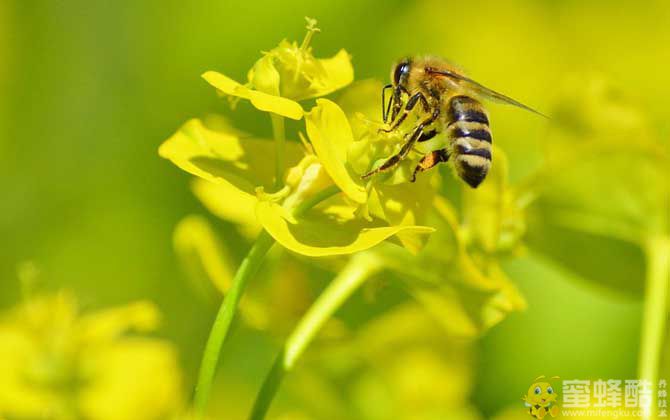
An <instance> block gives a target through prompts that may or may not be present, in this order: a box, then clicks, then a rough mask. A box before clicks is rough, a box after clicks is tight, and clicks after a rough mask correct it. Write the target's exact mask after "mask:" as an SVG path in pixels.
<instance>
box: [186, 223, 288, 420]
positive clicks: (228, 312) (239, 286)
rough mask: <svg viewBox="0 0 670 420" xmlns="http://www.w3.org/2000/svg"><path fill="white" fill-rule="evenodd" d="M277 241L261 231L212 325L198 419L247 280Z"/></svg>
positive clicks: (198, 391)
mask: <svg viewBox="0 0 670 420" xmlns="http://www.w3.org/2000/svg"><path fill="white" fill-rule="evenodd" d="M274 243H275V240H274V239H273V238H272V236H270V235H269V234H268V233H267V232H266V231H263V232H261V234H260V235H259V236H258V239H256V242H255V243H254V245H253V246H252V247H251V250H250V251H249V253H248V254H247V256H246V257H245V258H244V260H242V264H241V265H240V267H239V268H238V269H237V273H235V278H234V279H233V285H232V287H231V288H230V290H229V291H228V293H227V294H226V296H225V298H224V299H223V303H222V304H221V307H220V308H219V312H218V314H217V315H216V319H215V320H214V325H212V331H211V332H210V333H209V338H208V339H207V345H206V346H205V352H204V353H203V356H202V363H201V365H200V373H199V374H198V383H197V385H196V387H195V395H194V405H195V410H196V412H197V413H198V416H199V417H200V418H202V416H203V415H204V413H205V409H206V407H207V401H208V399H209V394H210V392H211V390H212V383H213V382H214V373H215V372H216V366H217V364H218V362H219V353H220V352H221V347H222V346H223V342H224V341H225V339H226V336H227V335H228V330H229V329H230V324H231V323H232V321H233V317H234V316H235V312H236V311H237V305H238V303H239V301H240V297H241V296H242V292H243V291H244V288H245V286H246V284H247V281H248V280H249V279H250V278H251V277H252V276H253V275H254V274H256V272H257V271H258V269H259V268H260V265H261V262H262V261H263V258H264V257H265V254H267V252H268V251H269V250H270V248H271V247H272V245H274Z"/></svg>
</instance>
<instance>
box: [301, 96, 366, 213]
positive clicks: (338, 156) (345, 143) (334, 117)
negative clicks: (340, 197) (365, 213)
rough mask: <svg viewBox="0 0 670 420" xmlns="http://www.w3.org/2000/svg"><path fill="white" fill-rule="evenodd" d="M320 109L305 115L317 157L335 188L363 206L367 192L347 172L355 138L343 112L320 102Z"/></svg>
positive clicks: (322, 101)
mask: <svg viewBox="0 0 670 420" xmlns="http://www.w3.org/2000/svg"><path fill="white" fill-rule="evenodd" d="M316 103H317V106H316V107H314V108H312V110H311V111H310V112H309V113H307V114H305V125H306V128H307V134H308V135H309V138H310V140H311V142H312V145H313V146H314V150H315V151H316V154H317V156H318V157H319V159H320V160H321V163H322V164H323V166H324V167H325V168H326V171H328V174H329V175H330V177H331V178H332V179H333V181H334V182H335V184H336V185H337V186H338V187H340V189H341V190H342V191H343V192H344V193H345V194H346V195H347V196H348V197H349V198H351V199H352V200H354V201H355V202H357V203H364V202H365V200H366V193H365V188H363V186H362V185H361V184H359V183H358V182H356V181H355V180H354V178H353V177H352V175H351V173H350V171H349V169H347V149H348V148H349V145H351V143H353V141H354V138H353V134H352V132H351V127H350V126H349V122H348V121H347V117H346V116H345V115H344V112H343V111H342V110H341V109H340V107H338V106H337V105H336V104H335V103H334V102H332V101H329V100H327V99H317V101H316Z"/></svg>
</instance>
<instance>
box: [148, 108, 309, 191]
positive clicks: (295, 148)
mask: <svg viewBox="0 0 670 420" xmlns="http://www.w3.org/2000/svg"><path fill="white" fill-rule="evenodd" d="M158 153H159V155H160V156H161V157H163V158H166V159H169V160H171V161H172V162H173V163H174V164H175V165H177V166H178V167H180V168H181V169H183V170H185V171H186V172H188V173H191V174H193V175H195V176H198V177H200V178H203V179H205V180H207V181H211V182H214V183H218V184H222V183H229V184H231V185H233V186H235V188H237V190H239V191H238V193H241V194H250V195H255V189H256V187H259V186H261V187H265V188H266V189H268V190H271V189H272V187H273V185H274V172H275V171H274V161H273V160H272V159H268V158H267V156H268V155H269V154H272V153H274V145H273V143H272V142H271V141H266V140H261V139H253V138H245V139H244V140H242V141H241V140H240V138H239V137H238V136H237V135H234V134H231V133H229V132H224V131H215V130H212V129H210V128H209V127H206V126H205V125H204V124H203V123H202V121H200V120H198V119H192V120H189V121H187V122H186V123H185V124H184V125H183V126H182V127H181V128H180V129H179V131H177V132H176V133H175V134H174V135H173V136H172V137H170V138H169V139H167V140H166V141H165V142H164V143H163V144H162V145H161V146H160V148H159V149H158ZM285 153H286V161H287V163H288V164H289V165H290V166H292V165H294V164H296V163H297V162H298V161H299V160H300V158H301V156H302V155H303V151H302V149H301V146H300V145H299V144H298V143H294V142H287V143H286V149H285Z"/></svg>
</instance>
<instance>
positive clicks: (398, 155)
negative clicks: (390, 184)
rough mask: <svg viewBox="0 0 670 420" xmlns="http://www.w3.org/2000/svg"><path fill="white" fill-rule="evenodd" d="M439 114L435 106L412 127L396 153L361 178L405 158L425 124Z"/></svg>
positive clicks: (390, 166) (389, 166)
mask: <svg viewBox="0 0 670 420" xmlns="http://www.w3.org/2000/svg"><path fill="white" fill-rule="evenodd" d="M439 115H440V110H439V108H435V110H434V111H433V113H432V114H431V116H430V117H428V118H427V119H425V120H424V121H422V122H421V124H419V125H418V126H417V127H416V128H415V129H414V131H413V132H412V136H411V137H410V138H409V140H407V142H406V143H405V144H404V145H403V146H402V148H401V149H400V151H399V152H398V153H396V154H395V155H393V156H391V157H390V158H388V159H386V161H385V162H384V163H383V164H382V165H381V166H380V167H378V168H377V169H374V170H372V171H370V172H368V173H367V174H365V175H363V176H361V178H363V179H366V178H369V177H371V176H372V175H374V174H377V173H380V172H385V171H387V170H389V169H391V168H393V167H395V166H396V165H397V164H399V163H400V162H401V161H402V160H403V159H405V158H406V157H407V155H408V154H409V152H410V151H411V150H412V148H413V147H414V143H416V142H417V140H419V138H420V137H421V135H422V134H423V129H424V128H425V127H426V126H428V125H430V124H432V123H433V122H434V121H435V120H436V119H437V117H438V116H439Z"/></svg>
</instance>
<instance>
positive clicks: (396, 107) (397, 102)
mask: <svg viewBox="0 0 670 420" xmlns="http://www.w3.org/2000/svg"><path fill="white" fill-rule="evenodd" d="M403 93H405V94H407V95H409V92H408V91H407V89H405V87H403V86H401V85H398V86H396V87H394V88H393V96H392V97H391V100H390V101H389V109H391V105H393V112H392V113H391V121H394V120H395V118H396V117H397V116H398V113H400V110H401V109H402V94H403ZM386 117H387V118H388V112H387V114H386ZM384 122H386V121H384Z"/></svg>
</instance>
